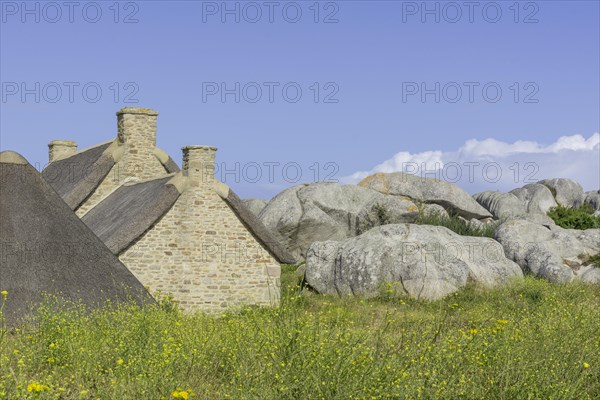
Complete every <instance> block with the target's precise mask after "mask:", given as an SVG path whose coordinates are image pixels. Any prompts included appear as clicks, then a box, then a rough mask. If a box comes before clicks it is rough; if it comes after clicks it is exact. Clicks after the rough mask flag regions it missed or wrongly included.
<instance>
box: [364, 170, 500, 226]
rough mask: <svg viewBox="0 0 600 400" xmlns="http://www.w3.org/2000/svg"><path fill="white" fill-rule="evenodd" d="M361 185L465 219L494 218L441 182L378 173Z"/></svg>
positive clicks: (474, 202) (397, 174) (412, 176)
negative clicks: (439, 208)
mask: <svg viewBox="0 0 600 400" xmlns="http://www.w3.org/2000/svg"><path fill="white" fill-rule="evenodd" d="M358 185H359V186H362V187H365V188H369V189H373V190H376V191H378V192H381V193H384V194H391V195H396V196H406V197H409V198H411V199H413V200H417V201H421V202H425V203H432V204H439V205H441V206H442V207H444V208H445V209H446V210H448V211H451V212H453V213H455V214H457V215H459V216H461V217H463V218H466V219H471V218H476V219H482V218H488V217H491V216H492V214H490V212H489V211H488V210H486V209H485V208H483V207H482V206H481V205H480V204H478V203H477V202H476V201H475V200H474V199H473V198H472V197H471V196H469V194H468V193H467V192H465V191H464V190H462V189H461V188H459V187H458V186H456V185H453V184H451V183H449V182H446V181H442V180H439V179H434V178H423V177H419V176H416V175H411V174H406V173H404V172H393V173H389V174H388V173H377V174H374V175H370V176H368V177H366V178H365V179H363V180H362V181H361V182H360V183H359V184H358Z"/></svg>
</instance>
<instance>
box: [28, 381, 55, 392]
mask: <svg viewBox="0 0 600 400" xmlns="http://www.w3.org/2000/svg"><path fill="white" fill-rule="evenodd" d="M48 389H50V388H49V387H48V386H46V385H42V384H41V383H37V382H31V383H30V384H29V385H27V391H28V392H29V393H39V392H43V391H44V390H48Z"/></svg>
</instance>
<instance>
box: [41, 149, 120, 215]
mask: <svg viewBox="0 0 600 400" xmlns="http://www.w3.org/2000/svg"><path fill="white" fill-rule="evenodd" d="M111 144H112V142H109V143H104V144H101V145H98V146H95V147H92V148H90V149H87V150H83V151H81V152H79V153H76V154H74V155H72V156H71V157H67V158H64V159H61V160H56V161H53V162H51V163H50V164H49V165H48V166H47V167H46V168H45V169H44V171H42V176H43V177H44V179H45V180H46V182H48V183H49V184H50V186H52V188H53V189H54V190H56V192H57V193H58V194H59V195H60V196H61V197H62V198H63V200H64V201H65V202H66V203H67V204H68V205H69V207H71V209H72V210H75V209H76V208H77V207H79V205H81V203H83V201H84V200H85V199H87V198H88V196H89V195H90V194H91V193H92V192H93V191H94V189H96V187H97V186H98V185H99V184H100V182H102V180H103V179H104V178H105V177H106V175H107V174H108V173H109V172H110V170H111V168H112V167H113V165H115V160H114V158H113V156H112V152H111V151H107V149H108V148H109V147H110V145H111Z"/></svg>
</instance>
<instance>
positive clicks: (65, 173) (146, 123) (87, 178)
mask: <svg viewBox="0 0 600 400" xmlns="http://www.w3.org/2000/svg"><path fill="white" fill-rule="evenodd" d="M157 118H158V113H157V112H156V111H154V110H150V109H147V108H134V107H126V108H123V109H121V110H119V111H118V112H117V131H118V134H117V138H116V139H114V140H110V141H108V142H104V143H100V144H98V145H96V146H93V147H90V148H89V149H85V150H82V151H79V152H78V151H77V144H76V143H75V142H72V141H68V140H55V141H52V142H50V144H48V148H49V161H50V163H49V164H48V166H47V167H46V168H45V169H44V170H43V171H42V176H43V177H44V179H45V180H46V181H47V182H48V183H49V184H50V186H52V187H53V188H54V190H56V191H57V192H58V194H60V196H61V197H62V198H63V199H64V200H65V202H66V203H67V204H68V205H69V206H70V207H71V208H72V209H73V210H75V212H76V213H77V215H78V216H82V215H84V214H85V213H86V212H87V211H89V210H90V209H91V208H92V207H93V206H94V205H96V204H98V202H99V201H100V200H101V199H102V198H104V197H105V196H106V195H107V194H109V193H110V192H112V191H113V190H115V189H116V188H117V187H119V186H120V185H121V184H122V183H123V182H125V181H127V180H128V179H132V178H133V179H150V178H157V177H160V176H163V175H165V174H167V173H172V172H176V171H178V170H179V167H178V166H177V164H176V163H175V162H174V161H173V160H172V159H171V158H170V157H169V156H168V155H167V153H165V152H164V151H163V150H161V149H159V148H157V147H156V122H157Z"/></svg>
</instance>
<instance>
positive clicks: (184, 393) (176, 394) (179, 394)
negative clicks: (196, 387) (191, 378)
mask: <svg viewBox="0 0 600 400" xmlns="http://www.w3.org/2000/svg"><path fill="white" fill-rule="evenodd" d="M193 395H194V393H193V392H192V389H188V390H175V391H173V393H171V396H173V398H175V399H183V400H188V399H189V398H190V397H191V396H193Z"/></svg>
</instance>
